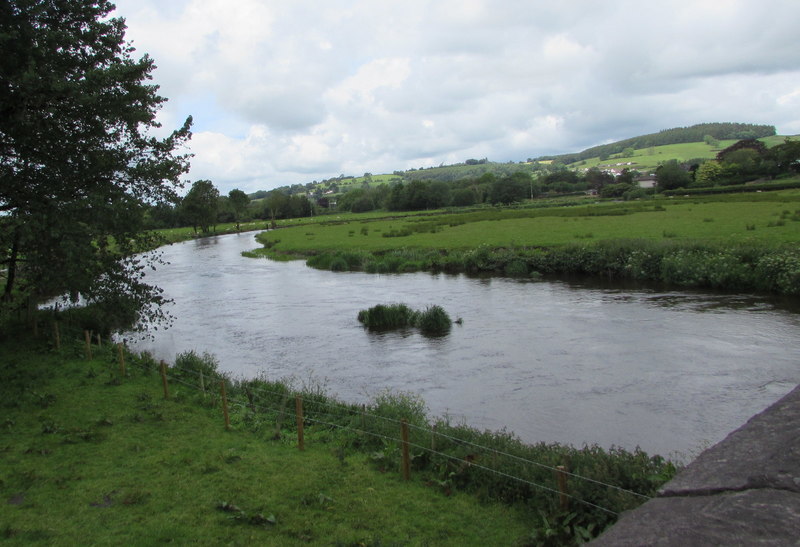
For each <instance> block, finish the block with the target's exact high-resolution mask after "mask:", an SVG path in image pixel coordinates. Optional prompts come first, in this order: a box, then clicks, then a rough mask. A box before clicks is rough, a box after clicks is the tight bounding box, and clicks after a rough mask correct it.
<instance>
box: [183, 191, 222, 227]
mask: <svg viewBox="0 0 800 547" xmlns="http://www.w3.org/2000/svg"><path fill="white" fill-rule="evenodd" d="M218 207H219V190H217V189H216V188H215V187H214V183H212V182H211V181H210V180H198V181H195V183H194V184H192V188H191V189H190V190H189V193H188V194H186V197H185V198H183V203H181V209H182V211H183V218H184V220H185V221H186V222H188V223H189V224H191V225H192V228H194V231H195V232H197V228H198V227H199V228H200V231H201V232H208V231H210V228H211V227H212V226H214V225H216V223H217V210H218Z"/></svg>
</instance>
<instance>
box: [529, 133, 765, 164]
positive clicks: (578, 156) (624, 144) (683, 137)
mask: <svg viewBox="0 0 800 547" xmlns="http://www.w3.org/2000/svg"><path fill="white" fill-rule="evenodd" d="M775 134H776V131H775V126H774V125H754V124H749V123H701V124H697V125H692V126H690V127H676V128H673V129H664V130H661V131H659V132H658V133H650V134H649V135H641V136H639V137H632V138H630V139H625V140H622V141H617V142H613V143H610V144H603V145H600V146H593V147H592V148H587V149H586V150H584V151H582V152H577V153H574V154H563V155H558V156H543V157H540V158H537V160H539V161H544V160H555V161H559V162H561V163H564V164H565V165H569V164H571V163H575V162H577V161H582V160H587V159H590V158H597V157H599V158H601V159H602V158H608V157H610V156H611V155H613V154H621V153H622V152H623V151H624V150H625V149H626V148H632V149H634V150H636V149H642V148H650V147H651V146H665V145H668V144H682V143H688V142H703V140H705V139H706V137H707V136H710V137H712V138H714V139H716V140H730V139H759V138H762V137H771V136H773V135H775Z"/></svg>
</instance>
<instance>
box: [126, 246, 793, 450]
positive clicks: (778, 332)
mask: <svg viewBox="0 0 800 547" xmlns="http://www.w3.org/2000/svg"><path fill="white" fill-rule="evenodd" d="M255 247H257V243H256V242H255V240H254V239H253V234H252V233H245V234H235V235H227V236H219V237H212V238H204V239H198V240H193V241H188V242H184V243H177V244H173V245H170V246H167V247H164V248H162V249H161V251H162V252H163V258H164V259H165V260H166V261H168V262H169V264H168V265H165V266H160V267H159V268H158V270H157V271H155V272H149V273H148V276H147V280H148V282H151V283H154V284H156V285H158V286H159V287H161V288H163V289H164V291H165V296H166V297H168V298H171V299H172V300H173V301H174V303H173V304H172V305H170V307H169V311H170V313H171V314H172V315H173V316H174V317H175V322H174V325H173V326H172V327H171V328H169V329H167V330H159V331H156V332H155V333H154V335H155V337H154V338H153V339H149V340H135V341H132V342H131V345H132V346H133V347H134V349H136V350H138V351H142V350H148V351H150V352H152V353H153V354H154V355H155V356H156V357H157V358H161V359H165V360H167V361H170V362H172V361H174V358H175V356H176V354H178V353H180V352H184V351H188V350H195V351H198V352H209V353H212V354H214V355H215V356H216V357H217V359H218V360H219V362H220V368H221V370H224V371H228V372H230V373H232V375H233V376H235V377H248V378H249V377H255V376H258V375H265V376H267V377H269V378H273V379H275V378H285V377H293V378H294V379H295V380H296V381H297V382H298V383H300V384H302V383H304V382H305V383H309V382H311V383H321V384H324V385H325V387H326V390H327V391H328V392H329V393H331V394H334V395H336V396H338V397H339V398H340V399H342V400H345V401H352V402H366V401H368V400H369V398H370V397H372V396H374V395H376V394H377V393H380V392H381V391H382V390H384V389H391V390H394V391H405V392H411V393H415V394H418V395H420V396H422V397H423V398H424V400H425V401H426V403H427V405H428V408H429V409H430V414H431V415H433V416H443V415H447V416H449V417H450V418H451V420H454V421H457V422H460V421H465V422H466V423H468V424H469V425H472V426H475V427H479V428H481V429H483V428H487V429H492V430H498V429H502V428H505V429H507V430H509V431H512V432H514V433H515V434H516V435H518V436H519V437H520V438H522V439H523V440H524V441H527V442H538V441H545V442H561V443H569V444H573V445H575V446H582V445H583V444H594V443H596V444H599V445H600V446H602V447H604V448H608V447H610V446H612V445H616V446H621V447H624V448H627V449H633V448H634V447H636V446H639V447H641V448H642V449H644V450H646V451H647V452H649V453H658V454H662V455H665V456H671V457H674V458H677V459H680V460H686V459H687V458H689V457H691V456H692V455H693V454H695V453H696V452H697V451H699V450H700V449H701V448H703V447H704V446H706V445H709V444H713V443H715V442H717V441H719V440H721V439H722V438H724V437H725V435H727V434H728V433H729V432H730V431H732V430H733V429H735V428H737V427H738V426H740V425H741V424H742V423H744V422H745V421H746V420H747V419H748V418H750V416H752V415H753V414H755V413H757V412H759V411H761V410H762V409H763V408H765V407H766V406H768V405H769V404H771V403H772V402H774V401H775V400H777V399H778V398H779V397H781V396H782V395H784V394H785V393H787V392H788V391H789V390H791V389H792V388H793V387H794V386H795V385H797V384H798V383H800V328H798V327H800V314H798V313H796V309H793V308H791V307H790V306H788V305H786V303H785V302H781V301H780V300H772V299H769V298H765V297H752V296H747V295H745V296H742V295H726V294H707V293H697V292H688V291H664V290H656V289H652V288H650V289H648V288H633V289H632V288H619V287H598V286H592V285H586V284H580V283H569V282H552V281H528V280H522V281H520V280H515V279H506V278H483V279H478V278H472V277H468V276H464V275H457V276H453V275H444V274H427V273H415V274H400V275H376V274H365V273H357V272H349V273H332V272H326V271H318V270H314V269H311V268H308V267H306V266H305V264H304V263H303V262H302V261H294V262H273V261H269V260H263V259H251V258H244V257H242V256H241V255H240V253H241V251H244V250H250V249H253V248H255ZM396 302H402V303H405V304H408V305H409V306H411V307H412V308H416V309H424V308H425V307H426V306H429V305H433V304H438V305H440V306H442V307H443V308H444V309H445V310H446V311H447V312H448V313H449V314H450V316H451V317H452V318H453V319H456V318H461V319H463V324H462V325H454V326H453V330H452V332H451V333H450V334H449V335H448V336H445V337H442V338H426V337H424V336H422V335H420V334H418V333H416V332H393V333H383V334H374V333H370V332H368V331H366V330H364V329H363V328H362V327H361V325H360V324H359V323H358V321H357V319H356V316H357V314H358V311H359V310H361V309H366V308H369V307H371V306H374V305H376V304H386V303H396Z"/></svg>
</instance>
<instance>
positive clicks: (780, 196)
mask: <svg viewBox="0 0 800 547" xmlns="http://www.w3.org/2000/svg"><path fill="white" fill-rule="evenodd" d="M328 219H329V220H330V218H329V217H328ZM387 235H393V236H394V237H386V236H387ZM621 238H636V239H648V240H662V239H672V240H677V241H696V240H702V241H714V242H736V243H740V242H752V243H758V244H764V245H773V244H778V243H794V242H797V241H800V192H798V191H782V192H764V193H753V194H736V195H732V196H714V197H708V198H698V197H694V198H682V197H676V198H674V199H658V200H650V201H640V202H639V201H637V202H627V203H597V204H593V205H588V206H571V207H567V206H557V207H549V208H535V209H533V208H532V209H494V208H493V209H484V210H479V211H474V212H468V213H460V214H458V213H445V212H443V213H441V214H437V215H427V216H420V217H397V218H393V219H380V218H367V217H361V218H356V217H349V216H342V217H340V218H339V219H338V220H337V221H336V222H330V221H328V222H325V223H324V224H318V225H314V226H311V225H304V226H297V227H291V228H281V229H279V230H274V231H270V232H267V233H265V234H262V235H261V236H260V238H259V240H260V241H261V242H262V243H264V244H265V245H267V246H268V247H270V251H272V252H277V253H296V254H314V253H316V252H321V251H336V250H348V249H359V250H365V251H373V252H374V251H387V250H392V249H399V248H421V249H468V248H474V247H477V246H479V245H489V246H492V247H504V246H528V247H552V246H559V245H565V244H569V243H574V242H578V241H587V240H589V241H604V240H611V239H621Z"/></svg>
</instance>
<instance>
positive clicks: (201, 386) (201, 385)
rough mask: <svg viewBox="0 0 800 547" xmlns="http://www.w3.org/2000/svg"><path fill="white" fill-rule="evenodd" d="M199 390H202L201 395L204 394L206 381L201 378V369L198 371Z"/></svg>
mask: <svg viewBox="0 0 800 547" xmlns="http://www.w3.org/2000/svg"><path fill="white" fill-rule="evenodd" d="M200 391H202V392H203V395H205V394H206V381H205V379H203V371H202V370H201V371H200Z"/></svg>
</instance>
